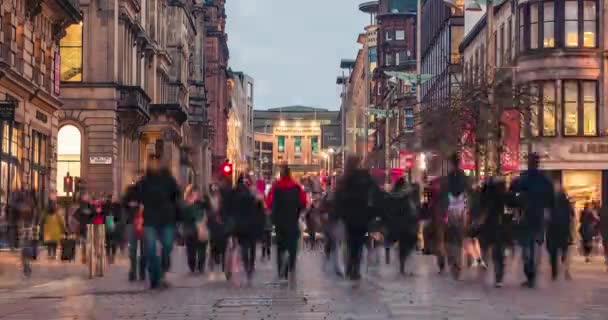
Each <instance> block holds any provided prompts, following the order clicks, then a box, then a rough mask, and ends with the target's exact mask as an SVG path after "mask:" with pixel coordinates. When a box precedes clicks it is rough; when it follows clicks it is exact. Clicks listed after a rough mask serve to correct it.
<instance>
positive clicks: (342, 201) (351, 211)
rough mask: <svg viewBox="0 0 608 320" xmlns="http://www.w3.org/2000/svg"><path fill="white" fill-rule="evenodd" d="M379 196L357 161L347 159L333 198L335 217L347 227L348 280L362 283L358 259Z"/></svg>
mask: <svg viewBox="0 0 608 320" xmlns="http://www.w3.org/2000/svg"><path fill="white" fill-rule="evenodd" d="M381 196H382V192H381V190H380V188H379V187H378V186H377V185H376V183H375V182H374V180H373V178H372V176H371V175H370V174H369V172H368V171H367V170H365V169H361V168H360V159H359V158H358V157H357V156H349V157H348V159H347V161H346V166H345V170H344V175H343V176H342V177H341V179H340V181H339V183H338V185H337V187H336V192H335V195H334V210H335V212H336V213H335V214H336V217H337V218H338V219H339V220H341V221H343V222H344V224H345V227H346V239H347V240H346V242H347V246H348V260H347V268H346V275H347V276H348V277H349V279H351V280H355V281H357V280H360V279H361V255H362V251H363V246H364V245H365V240H366V233H367V232H368V228H369V226H370V223H371V222H372V221H373V220H375V218H376V217H377V212H376V209H377V208H379V206H380V202H381V199H380V198H381Z"/></svg>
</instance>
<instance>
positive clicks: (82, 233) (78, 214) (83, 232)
mask: <svg viewBox="0 0 608 320" xmlns="http://www.w3.org/2000/svg"><path fill="white" fill-rule="evenodd" d="M94 216H95V207H94V205H93V202H92V200H91V197H90V195H89V194H88V193H84V194H82V196H81V197H80V201H79V204H78V208H77V209H76V211H75V212H74V217H75V220H76V221H77V222H78V230H77V233H78V239H79V242H80V247H81V260H82V263H86V261H87V253H86V241H87V226H88V225H89V224H91V223H93V217H94Z"/></svg>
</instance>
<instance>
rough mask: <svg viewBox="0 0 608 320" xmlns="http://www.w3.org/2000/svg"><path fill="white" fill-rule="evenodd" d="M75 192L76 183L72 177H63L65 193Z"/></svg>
mask: <svg viewBox="0 0 608 320" xmlns="http://www.w3.org/2000/svg"><path fill="white" fill-rule="evenodd" d="M73 191H74V183H73V180H72V177H71V176H69V175H67V176H65V177H63V192H66V193H68V192H73Z"/></svg>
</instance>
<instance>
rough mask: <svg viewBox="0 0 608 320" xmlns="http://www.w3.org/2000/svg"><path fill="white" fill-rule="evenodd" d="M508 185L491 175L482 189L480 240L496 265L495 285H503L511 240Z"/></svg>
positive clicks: (498, 286)
mask: <svg viewBox="0 0 608 320" xmlns="http://www.w3.org/2000/svg"><path fill="white" fill-rule="evenodd" d="M507 197H508V194H507V185H506V182H505V181H504V179H503V178H494V177H490V178H489V179H488V180H486V182H485V183H484V184H483V186H482V187H481V190H480V210H481V215H482V216H481V217H480V220H481V221H483V222H482V223H481V224H480V227H479V240H480V243H481V248H482V252H483V253H484V255H485V256H488V255H489V254H490V253H491V257H492V261H493V265H494V286H495V287H496V288H501V287H502V286H503V279H504V269H505V249H506V247H507V244H508V242H509V236H508V219H509V218H508V217H507V216H506V214H505V208H506V204H507V200H508V199H507Z"/></svg>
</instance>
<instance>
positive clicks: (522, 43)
mask: <svg viewBox="0 0 608 320" xmlns="http://www.w3.org/2000/svg"><path fill="white" fill-rule="evenodd" d="M526 49H527V46H526V6H521V7H519V51H526Z"/></svg>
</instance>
